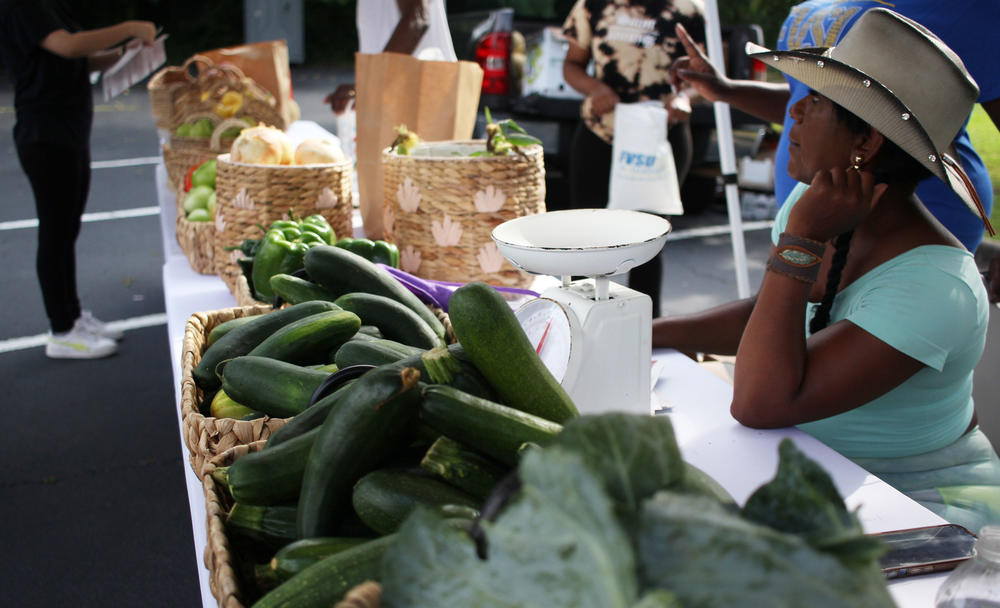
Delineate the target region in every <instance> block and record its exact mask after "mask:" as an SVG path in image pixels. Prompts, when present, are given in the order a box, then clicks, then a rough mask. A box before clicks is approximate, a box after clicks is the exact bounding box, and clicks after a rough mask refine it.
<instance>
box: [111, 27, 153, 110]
mask: <svg viewBox="0 0 1000 608" xmlns="http://www.w3.org/2000/svg"><path fill="white" fill-rule="evenodd" d="M166 38H167V35H166V34H163V35H161V36H159V37H158V38H157V39H156V40H154V41H153V44H152V45H150V46H146V45H144V44H143V43H142V42H141V41H139V40H130V41H129V42H128V43H127V44H126V45H125V52H124V53H123V54H122V56H121V57H120V58H119V59H118V61H116V62H115V64H114V65H113V66H111V67H110V68H108V69H106V70H104V73H103V74H102V75H101V86H102V89H103V90H104V101H109V100H111V99H113V98H115V97H117V96H118V95H121V94H122V93H123V92H125V91H127V90H128V89H129V88H130V87H131V86H132V85H134V84H135V83H137V82H139V81H140V80H142V79H143V78H146V77H147V76H149V75H150V74H152V73H153V71H154V70H156V69H157V68H158V67H160V66H161V65H163V64H164V63H166V62H167V52H166V50H165V48H164V44H163V41H164V40H166Z"/></svg>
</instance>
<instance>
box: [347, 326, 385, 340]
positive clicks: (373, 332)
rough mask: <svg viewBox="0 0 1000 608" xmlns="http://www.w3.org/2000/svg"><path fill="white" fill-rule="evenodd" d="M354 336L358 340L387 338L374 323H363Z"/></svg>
mask: <svg viewBox="0 0 1000 608" xmlns="http://www.w3.org/2000/svg"><path fill="white" fill-rule="evenodd" d="M354 338H356V339H358V340H381V339H383V338H385V336H383V335H382V332H381V331H380V330H379V328H377V327H375V326H374V325H362V326H361V329H359V330H358V333H357V334H355V336H354Z"/></svg>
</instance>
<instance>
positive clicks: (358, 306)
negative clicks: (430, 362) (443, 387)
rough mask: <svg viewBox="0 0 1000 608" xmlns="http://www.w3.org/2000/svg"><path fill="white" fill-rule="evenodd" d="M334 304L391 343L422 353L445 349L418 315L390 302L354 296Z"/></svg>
mask: <svg viewBox="0 0 1000 608" xmlns="http://www.w3.org/2000/svg"><path fill="white" fill-rule="evenodd" d="M334 303H335V304H336V305H337V306H340V307H341V308H343V309H344V310H349V311H351V312H353V313H354V314H356V315H358V316H359V317H361V322H362V323H364V324H365V325H374V326H375V327H378V328H379V331H381V332H382V335H384V336H385V337H386V338H388V339H390V340H395V341H396V342H402V343H403V344H407V345H410V346H416V347H419V348H423V349H430V348H434V347H435V346H442V345H444V342H443V341H442V340H441V337H440V336H438V335H437V334H436V333H435V332H434V330H433V329H432V328H431V327H430V326H429V325H428V324H427V323H426V322H425V321H424V320H423V319H422V318H421V317H420V316H419V315H418V314H417V313H415V312H413V311H412V310H410V309H409V308H408V307H407V306H405V305H404V304H402V303H400V302H398V301H397V300H394V299H392V298H388V297H386V296H380V295H378V294H374V293H363V292H353V293H348V294H344V295H342V296H340V297H339V298H337V299H336V300H335V301H334Z"/></svg>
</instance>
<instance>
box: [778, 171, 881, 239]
mask: <svg viewBox="0 0 1000 608" xmlns="http://www.w3.org/2000/svg"><path fill="white" fill-rule="evenodd" d="M887 188H888V186H886V185H885V184H878V185H876V184H875V178H874V176H873V175H872V174H871V173H870V172H868V171H858V170H855V169H844V168H839V167H838V168H835V169H826V170H823V171H818V172H817V173H816V175H815V176H813V179H812V182H811V183H810V184H809V188H808V189H807V190H806V191H805V192H804V193H803V194H802V197H801V198H800V199H799V200H798V202H797V203H795V207H793V208H792V212H791V215H790V216H789V218H788V225H787V227H786V231H787V232H790V233H792V234H796V235H798V236H803V237H806V238H810V239H814V240H817V241H823V242H825V241H828V240H830V239H832V238H834V237H836V236H838V235H840V234H843V233H844V232H847V231H849V230H854V229H855V228H857V227H858V226H859V225H861V224H862V223H863V222H864V221H865V218H867V217H868V214H869V213H871V210H872V209H873V208H874V207H875V205H876V204H877V203H878V200H879V199H880V198H881V197H882V195H883V194H884V193H885V191H886V189H887Z"/></svg>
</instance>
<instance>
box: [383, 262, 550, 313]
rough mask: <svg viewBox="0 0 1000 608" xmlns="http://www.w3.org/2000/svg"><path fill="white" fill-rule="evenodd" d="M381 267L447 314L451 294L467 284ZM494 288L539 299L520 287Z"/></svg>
mask: <svg viewBox="0 0 1000 608" xmlns="http://www.w3.org/2000/svg"><path fill="white" fill-rule="evenodd" d="M379 266H381V267H382V268H385V269H386V270H387V271H389V274H391V275H392V276H394V277H396V279H397V280H398V281H399V282H400V283H402V284H403V285H404V286H405V287H406V288H407V289H409V290H410V291H411V292H413V294H414V295H416V296H417V297H418V298H420V301H421V302H424V303H425V304H434V305H435V306H437V307H439V308H441V309H442V310H444V311H445V312H448V301H449V300H450V299H451V294H452V293H453V292H454V291H455V290H456V289H458V288H459V287H461V286H462V285H465V283H450V282H448V281H435V280H432V279H421V278H420V277H417V276H414V275H412V274H410V273H408V272H405V271H403V270H400V269H398V268H393V267H392V266H388V265H386V264H379ZM492 287H493V289H496V290H497V291H501V292H506V293H516V294H520V295H526V296H532V297H536V298H537V297H538V292H535V291H531V290H530V289H520V288H518V287H497V286H495V285H493V286H492Z"/></svg>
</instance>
